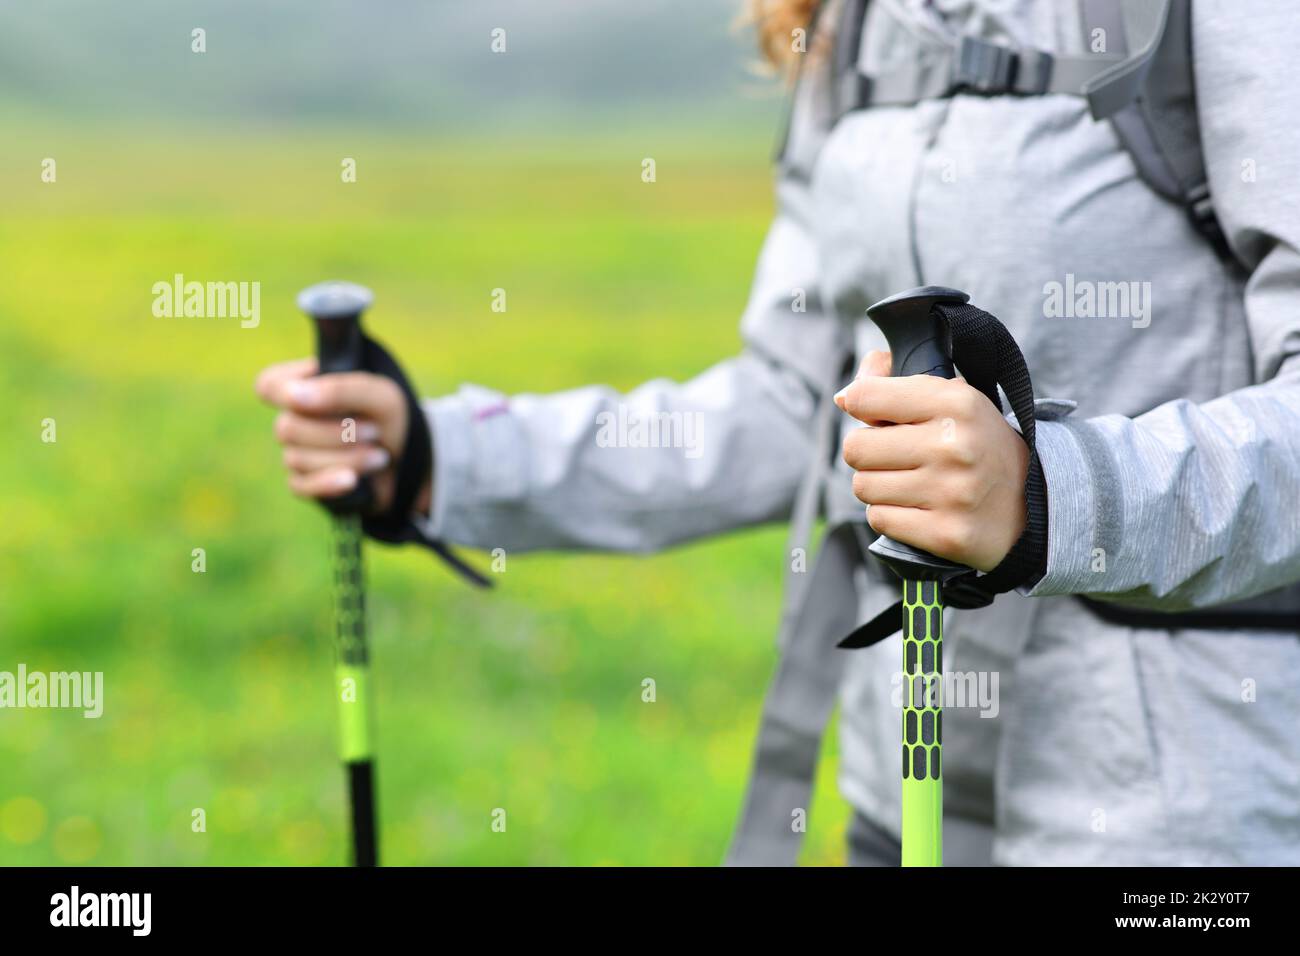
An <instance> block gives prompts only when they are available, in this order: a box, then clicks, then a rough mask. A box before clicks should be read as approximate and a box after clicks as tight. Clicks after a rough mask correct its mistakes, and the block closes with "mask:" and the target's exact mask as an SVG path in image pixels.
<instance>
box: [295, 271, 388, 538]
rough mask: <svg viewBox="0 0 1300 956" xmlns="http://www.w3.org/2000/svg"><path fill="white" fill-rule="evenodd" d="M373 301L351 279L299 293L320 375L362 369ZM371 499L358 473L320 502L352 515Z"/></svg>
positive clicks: (327, 283)
mask: <svg viewBox="0 0 1300 956" xmlns="http://www.w3.org/2000/svg"><path fill="white" fill-rule="evenodd" d="M373 301H374V295H373V294H372V293H371V291H370V290H369V289H367V288H365V287H364V286H359V285H354V284H352V283H351V282H322V283H320V284H318V285H314V286H310V287H308V288H306V289H303V290H302V291H301V292H299V293H298V308H300V309H302V310H303V311H304V312H306V313H307V315H309V316H310V317H311V319H312V323H313V324H314V325H315V327H316V358H317V360H318V362H319V363H320V374H321V375H328V374H332V373H334V372H355V371H358V370H360V369H363V368H365V336H364V334H363V333H362V331H361V313H362V312H364V311H365V310H366V308H367V307H368V306H369V305H370V303H371V302H373ZM374 498H375V496H374V489H373V488H371V486H370V481H369V479H367V478H365V477H360V476H359V477H358V481H357V484H356V487H354V488H353V489H352V490H351V491H349V492H348V493H347V494H344V495H339V496H338V497H335V498H323V499H321V504H322V505H324V506H325V507H326V508H327V509H328V510H329V511H331V512H333V513H334V514H353V513H361V512H364V511H367V510H368V509H369V508H370V507H371V505H372V504H373V503H374Z"/></svg>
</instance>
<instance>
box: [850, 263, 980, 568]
mask: <svg viewBox="0 0 1300 956" xmlns="http://www.w3.org/2000/svg"><path fill="white" fill-rule="evenodd" d="M968 301H970V296H968V295H967V294H966V293H965V292H959V291H958V290H956V289H949V288H946V287H945V286H937V285H927V286H921V287H920V288H917V289H908V290H907V291H906V292H900V293H898V294H897V295H891V296H890V297H889V298H887V299H882V300H880V301H879V302H877V303H876V304H875V305H873V306H871V308H869V309H867V317H868V318H870V319H871V321H873V322H875V323H876V326H877V327H878V328H879V329H880V331H881V332H883V333H884V335H885V341H887V342H888V343H889V351H890V355H891V358H892V360H893V361H892V373H893V374H894V375H937V376H938V377H939V378H956V377H957V372H956V370H955V369H954V368H953V364H952V358H951V357H950V355H949V345H948V341H947V340H948V327H947V324H946V323H945V322H944V320H943V317H942V316H941V315H939V313H938V312H936V311H935V308H934V307H935V305H937V304H938V303H940V302H944V303H951V304H953V305H964V304H965V303H966V302H968ZM868 550H869V551H870V552H871V553H872V554H874V555H875V556H876V557H878V558H880V560H882V561H884V562H885V564H886V565H888V566H889V567H890V568H891V569H892V570H893V571H894V573H895V574H897V575H898V576H899V577H903V578H910V579H922V580H946V579H947V578H949V577H952V576H954V575H956V574H959V573H961V572H963V571H966V570H968V569H967V568H966V567H964V566H963V565H960V564H956V563H955V562H952V561H948V560H946V559H944V558H938V557H935V556H934V555H933V554H930V553H929V552H928V551H922V550H921V549H920V548H914V547H912V546H911V545H910V544H903V543H902V542H900V541H895V540H894V539H893V538H889V537H887V536H885V535H883V534H882V535H881V536H880V537H879V538H877V539H876V540H875V542H874V543H873V544H872V545H871V547H870V548H869V549H868Z"/></svg>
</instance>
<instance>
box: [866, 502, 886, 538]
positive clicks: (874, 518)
mask: <svg viewBox="0 0 1300 956" xmlns="http://www.w3.org/2000/svg"><path fill="white" fill-rule="evenodd" d="M867 525H868V526H869V527H870V528H871V530H872V531H874V532H876V534H889V531H890V522H889V515H888V514H887V513H886V512H883V511H881V510H880V509H879V508H871V507H868V508H867Z"/></svg>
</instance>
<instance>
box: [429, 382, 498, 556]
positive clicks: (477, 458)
mask: <svg viewBox="0 0 1300 956" xmlns="http://www.w3.org/2000/svg"><path fill="white" fill-rule="evenodd" d="M422 407H423V409H424V416H425V419H426V420H427V421H428V423H429V430H430V432H431V435H432V439H433V494H432V497H431V500H430V504H429V514H428V515H427V516H425V515H420V516H418V517H417V519H416V525H417V526H418V527H419V529H420V531H421V533H422V534H424V535H425V536H426V537H428V538H429V539H432V540H439V541H450V542H453V543H456V544H463V545H469V546H471V547H480V546H482V541H483V539H484V537H485V531H486V529H484V528H481V527H478V526H477V525H476V521H479V522H481V516H482V515H483V513H484V509H483V507H482V505H483V503H484V502H489V501H491V502H496V503H500V502H502V501H505V500H509V499H512V498H518V497H519V494H520V491H521V488H520V482H519V480H518V469H517V465H516V462H515V461H514V460H513V458H512V455H518V454H522V453H523V452H522V445H521V442H522V436H520V435H519V434H518V426H517V423H515V422H514V421H513V419H512V417H511V416H510V414H509V410H510V408H509V402H508V400H507V399H506V397H505V396H504V395H502V394H501V393H499V392H495V391H492V390H490V389H486V388H481V387H479V386H476V385H466V386H463V387H462V388H461V389H460V391H458V392H457V393H456V394H454V395H447V396H443V397H441V398H435V399H426V400H425V401H424V402H423V404H422ZM507 452H508V453H507ZM507 459H510V460H507ZM476 515H477V516H480V517H479V518H477V519H476Z"/></svg>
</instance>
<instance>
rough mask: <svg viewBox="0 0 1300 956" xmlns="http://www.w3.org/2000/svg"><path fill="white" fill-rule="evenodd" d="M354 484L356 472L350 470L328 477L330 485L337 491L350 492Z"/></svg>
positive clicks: (337, 472)
mask: <svg viewBox="0 0 1300 956" xmlns="http://www.w3.org/2000/svg"><path fill="white" fill-rule="evenodd" d="M356 483H357V476H356V472H354V471H351V470H350V469H349V470H347V471H336V472H334V474H333V475H332V476H331V477H330V484H331V485H333V486H334V487H335V488H336V489H337V490H339V491H351V490H352V488H353V487H354V486H355V485H356Z"/></svg>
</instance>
